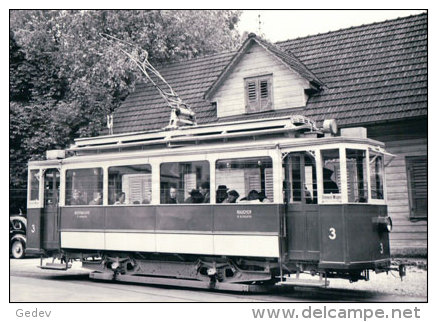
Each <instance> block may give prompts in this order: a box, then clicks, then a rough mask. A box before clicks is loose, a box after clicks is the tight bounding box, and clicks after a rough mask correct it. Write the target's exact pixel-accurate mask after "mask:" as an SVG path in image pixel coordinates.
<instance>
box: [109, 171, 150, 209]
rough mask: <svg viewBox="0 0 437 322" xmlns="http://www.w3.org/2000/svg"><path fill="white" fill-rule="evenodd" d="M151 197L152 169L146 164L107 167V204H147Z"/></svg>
mask: <svg viewBox="0 0 437 322" xmlns="http://www.w3.org/2000/svg"><path fill="white" fill-rule="evenodd" d="M151 198H152V169H151V166H150V165H148V164H137V165H123V166H116V167H109V169H108V205H124V204H130V205H132V204H133V205H136V204H138V205H139V204H149V203H150V201H151Z"/></svg>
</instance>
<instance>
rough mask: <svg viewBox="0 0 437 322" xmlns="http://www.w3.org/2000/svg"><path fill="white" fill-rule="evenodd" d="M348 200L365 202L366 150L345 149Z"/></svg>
mask: <svg viewBox="0 0 437 322" xmlns="http://www.w3.org/2000/svg"><path fill="white" fill-rule="evenodd" d="M346 169H347V171H346V173H347V185H348V202H367V199H368V197H367V166H366V151H365V150H355V149H346Z"/></svg>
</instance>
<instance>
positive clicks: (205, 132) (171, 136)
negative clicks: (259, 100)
mask: <svg viewBox="0 0 437 322" xmlns="http://www.w3.org/2000/svg"><path fill="white" fill-rule="evenodd" d="M340 143H349V144H367V145H370V146H374V147H381V148H383V147H384V144H383V143H382V142H379V141H375V140H371V139H368V138H365V137H361V138H360V137H347V136H331V134H328V135H326V130H321V129H318V128H315V125H314V123H312V121H311V120H308V119H306V118H305V117H299V116H298V117H296V116H295V117H287V118H284V117H282V118H273V119H269V120H268V121H266V120H255V121H253V120H252V121H239V122H229V123H225V124H222V123H221V124H215V125H214V124H209V125H200V126H194V127H183V128H179V129H176V130H161V131H148V132H138V133H128V134H124V135H111V136H104V137H103V136H100V137H91V138H80V139H76V140H75V144H74V145H73V146H71V147H70V149H68V150H67V151H69V152H70V153H71V152H73V155H71V154H70V156H68V157H67V158H66V159H67V160H71V162H76V161H78V162H79V159H80V160H83V161H91V160H94V159H96V158H97V159H99V158H100V159H101V158H102V154H104V155H105V159H106V160H109V159H112V158H114V159H119V158H123V157H126V158H130V157H136V155H137V154H138V155H142V156H143V155H144V153H145V150H147V155H148V156H150V157H154V156H163V155H179V154H181V155H186V154H190V153H205V151H206V152H207V153H209V152H211V151H213V152H230V151H245V150H258V149H275V148H281V149H287V148H296V147H305V148H311V147H313V148H314V147H316V146H320V145H327V144H329V145H332V144H334V145H335V144H340ZM55 152H56V151H55ZM97 153H98V154H97ZM60 159H64V157H60ZM67 160H65V162H67V163H69V162H70V161H67ZM53 162H54V164H56V163H57V162H59V160H56V158H55V160H47V161H36V162H30V163H29V164H30V165H35V166H38V165H41V166H46V165H49V164H52V163H53Z"/></svg>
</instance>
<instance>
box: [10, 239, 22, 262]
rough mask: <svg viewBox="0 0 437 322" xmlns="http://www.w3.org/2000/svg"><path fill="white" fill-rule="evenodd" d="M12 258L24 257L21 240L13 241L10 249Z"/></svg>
mask: <svg viewBox="0 0 437 322" xmlns="http://www.w3.org/2000/svg"><path fill="white" fill-rule="evenodd" d="M11 253H12V257H14V258H16V259H21V258H23V257H24V244H23V242H22V241H21V240H15V241H14V242H13V243H12V247H11Z"/></svg>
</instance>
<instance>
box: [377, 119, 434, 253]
mask: <svg viewBox="0 0 437 322" xmlns="http://www.w3.org/2000/svg"><path fill="white" fill-rule="evenodd" d="M368 136H369V137H370V138H373V139H377V140H379V141H383V142H385V143H386V149H387V151H389V152H390V153H393V154H395V155H396V157H395V158H394V159H393V160H392V161H391V162H390V164H389V166H388V167H386V179H387V186H386V192H387V199H388V211H389V215H390V216H391V218H392V219H393V232H392V233H391V235H390V244H391V249H392V253H393V254H394V255H426V254H427V232H428V229H427V226H428V221H427V220H411V219H410V206H409V195H408V182H407V168H406V162H405V157H407V156H426V155H427V148H428V138H427V121H426V120H415V121H409V122H407V121H403V122H397V123H392V124H390V123H387V124H384V125H378V126H370V127H368Z"/></svg>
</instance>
